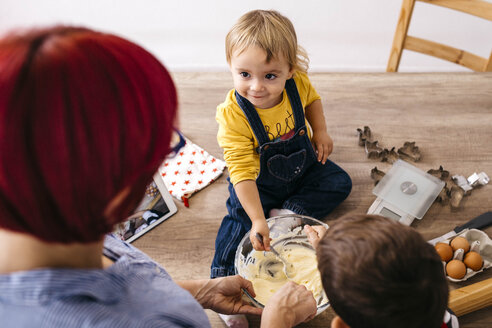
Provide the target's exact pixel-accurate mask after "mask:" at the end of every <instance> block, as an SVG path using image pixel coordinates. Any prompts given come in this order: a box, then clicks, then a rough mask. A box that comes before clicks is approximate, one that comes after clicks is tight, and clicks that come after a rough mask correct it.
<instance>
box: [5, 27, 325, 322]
mask: <svg viewBox="0 0 492 328" xmlns="http://www.w3.org/2000/svg"><path fill="white" fill-rule="evenodd" d="M176 108H177V96H176V90H175V88H174V84H173V82H172V79H171V77H170V76H169V73H168V72H167V71H166V69H165V68H164V67H163V65H162V64H161V63H159V61H158V60H157V59H155V57H153V56H152V55H151V54H150V53H148V52H147V51H145V50H144V49H142V48H141V47H139V46H137V45H135V44H133V43H131V42H129V41H127V40H124V39H122V38H119V37H117V36H114V35H110V34H105V33H99V32H95V31H92V30H89V29H85V28H73V27H63V26H60V27H53V28H48V29H43V30H32V31H28V32H24V33H20V34H11V35H9V36H7V37H5V38H3V39H1V40H0V154H1V155H0V156H1V157H0V249H1V252H0V290H1V293H0V318H2V319H1V320H2V326H3V327H14V326H15V327H80V326H84V327H96V326H97V327H160V326H166V327H183V326H186V327H206V326H209V323H208V319H207V316H206V315H205V312H204V311H203V309H202V307H205V308H210V309H213V310H215V311H217V312H222V313H250V314H259V313H261V310H260V309H256V308H254V307H252V306H250V305H247V304H245V303H243V301H242V300H241V288H243V289H246V290H247V291H248V292H249V293H251V294H253V295H254V291H253V288H252V285H251V283H250V282H249V281H247V280H245V279H243V278H241V277H239V276H233V277H228V278H221V279H214V280H195V281H182V282H179V283H178V284H176V283H175V282H173V281H172V279H171V278H170V276H169V275H168V274H167V272H166V271H165V270H164V269H163V268H162V267H160V266H159V265H158V264H157V263H155V262H154V261H152V260H151V259H150V258H148V257H147V256H146V255H145V254H143V253H142V252H140V251H138V250H137V249H136V248H134V247H132V246H131V245H129V244H126V243H124V242H123V241H120V240H117V239H115V238H114V237H111V236H110V235H108V236H105V235H106V234H107V233H108V232H111V231H112V229H113V226H114V225H115V224H116V223H118V222H120V221H122V220H124V218H125V217H127V216H128V215H129V214H130V213H131V212H132V210H133V209H134V208H135V207H136V205H137V204H138V202H139V201H140V199H141V198H142V195H143V194H144V191H145V187H146V186H147V184H148V183H149V182H150V181H151V179H152V176H153V173H154V172H155V171H156V170H157V168H158V166H159V164H160V163H161V161H162V160H163V158H164V157H165V156H166V154H168V153H169V151H170V149H169V148H170V146H169V144H170V138H171V133H172V130H173V122H174V119H175V115H176ZM190 294H191V295H190ZM192 296H194V298H193V297H192ZM294 296H295V297H294ZM313 302H314V299H313V298H312V296H310V294H309V292H307V291H306V290H305V289H303V288H302V287H299V286H297V285H293V284H289V285H288V286H286V287H285V288H284V289H283V290H282V291H281V292H280V293H279V294H278V295H276V297H274V298H273V299H272V301H271V302H270V303H269V304H268V305H267V306H266V307H265V309H264V310H263V318H262V319H263V323H264V324H269V322H276V323H280V324H281V325H283V323H285V326H288V325H293V324H296V323H298V322H300V321H304V320H305V319H306V318H307V317H309V316H311V315H312V314H313V309H314V311H315V309H316V307H315V304H313ZM285 313H288V314H289V315H285V316H284V314H285ZM286 318H287V319H286Z"/></svg>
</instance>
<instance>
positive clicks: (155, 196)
mask: <svg viewBox="0 0 492 328" xmlns="http://www.w3.org/2000/svg"><path fill="white" fill-rule="evenodd" d="M177 211H178V208H177V207H176V204H175V203H174V201H173V198H172V196H171V194H170V193H169V191H168V190H167V188H166V186H165V185H164V181H163V180H162V178H161V177H160V176H159V172H157V173H156V174H155V175H154V181H153V183H151V184H150V185H149V187H148V188H147V191H146V193H145V196H144V197H143V199H142V201H141V202H140V204H139V205H138V206H137V208H136V209H135V211H134V213H133V214H132V215H130V216H129V217H128V218H127V219H126V220H125V221H123V222H121V223H119V224H117V225H116V227H115V229H114V231H113V234H114V235H115V236H116V237H117V238H119V239H121V240H124V241H126V242H129V243H131V242H132V241H134V240H135V239H137V238H139V237H140V236H142V235H144V234H145V233H147V232H149V231H150V230H152V229H153V228H155V227H156V226H157V225H159V224H160V223H162V222H164V221H165V220H167V219H168V218H169V217H171V216H172V215H173V214H175V213H176V212H177Z"/></svg>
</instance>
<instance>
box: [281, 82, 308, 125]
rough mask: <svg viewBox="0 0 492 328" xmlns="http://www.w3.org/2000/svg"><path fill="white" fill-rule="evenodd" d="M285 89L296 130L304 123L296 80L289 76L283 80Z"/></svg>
mask: <svg viewBox="0 0 492 328" xmlns="http://www.w3.org/2000/svg"><path fill="white" fill-rule="evenodd" d="M285 90H286V91H287V96H288V97H289V100H290V105H291V107H292V112H293V114H294V129H295V132H297V131H298V130H299V129H300V128H302V127H304V126H305V125H306V123H305V119H304V108H303V107H302V102H301V97H299V91H297V87H296V82H295V81H294V78H291V79H289V80H287V81H286V82H285Z"/></svg>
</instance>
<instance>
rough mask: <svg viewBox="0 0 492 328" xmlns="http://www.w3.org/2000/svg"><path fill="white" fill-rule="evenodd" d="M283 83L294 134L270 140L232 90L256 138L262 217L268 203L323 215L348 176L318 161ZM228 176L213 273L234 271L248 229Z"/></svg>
mask: <svg viewBox="0 0 492 328" xmlns="http://www.w3.org/2000/svg"><path fill="white" fill-rule="evenodd" d="M285 89H286V91H287V95H288V97H289V100H290V103H291V106H292V111H293V115H294V122H295V126H294V135H293V136H292V137H291V138H290V139H287V140H277V141H270V139H269V138H268V135H267V133H266V131H265V128H264V126H263V123H262V122H261V119H260V117H259V115H258V113H257V112H256V109H255V107H254V106H253V105H252V104H251V103H250V102H249V101H248V100H247V99H245V98H243V97H242V96H241V95H239V93H238V92H237V91H236V100H237V102H238V104H239V106H240V107H241V109H242V110H243V112H244V114H245V115H246V118H247V119H248V122H249V124H250V125H251V128H252V130H253V133H254V134H255V137H256V139H257V140H258V145H259V147H258V149H257V151H258V153H259V155H260V173H259V175H258V178H257V179H256V185H257V187H258V192H259V194H260V200H261V204H262V206H263V211H264V213H265V217H266V218H268V213H269V212H270V210H271V209H272V208H285V209H289V210H291V211H293V212H295V213H297V214H302V215H308V216H312V217H314V218H317V219H322V218H323V217H324V216H326V215H327V214H328V213H330V212H331V211H332V210H333V209H334V208H335V207H336V206H337V205H338V204H340V203H341V202H342V201H343V200H344V199H345V198H347V196H348V194H349V193H350V190H351V189H352V181H351V179H350V177H349V176H348V174H347V173H346V172H345V171H344V170H342V169H341V168H340V167H339V166H337V165H336V164H334V163H333V162H331V161H330V160H327V161H326V163H325V164H324V165H323V164H321V163H319V162H318V160H317V156H316V154H315V152H314V148H313V146H312V144H311V140H310V139H309V136H308V132H307V126H306V124H305V119H304V109H303V107H302V103H301V99H300V97H299V93H298V91H297V87H296V84H295V82H294V79H290V80H287V81H286V83H285ZM228 181H229V195H230V196H229V199H228V200H227V202H226V206H227V210H228V215H226V216H225V217H224V219H223V221H222V224H221V226H220V228H219V231H218V233H217V238H216V240H215V256H214V259H213V262H212V271H211V277H212V278H216V277H222V276H229V275H233V274H235V272H234V257H235V254H236V249H237V246H238V245H239V242H240V241H241V239H242V238H243V237H244V235H245V234H246V232H248V231H249V230H250V229H251V220H250V219H249V217H248V215H247V214H246V212H245V211H244V209H243V207H242V206H241V203H240V202H239V199H238V198H237V195H236V192H235V190H234V187H233V185H232V183H230V180H229V178H228Z"/></svg>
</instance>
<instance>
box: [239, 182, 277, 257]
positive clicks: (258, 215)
mask: <svg viewBox="0 0 492 328" xmlns="http://www.w3.org/2000/svg"><path fill="white" fill-rule="evenodd" d="M234 190H235V191H236V195H237V198H239V201H240V202H241V205H242V206H243V208H244V210H245V211H246V214H248V216H249V218H250V219H251V223H252V227H251V232H250V234H249V240H250V241H251V244H252V245H253V247H254V249H256V250H257V251H262V250H266V251H269V250H270V229H269V228H268V224H267V223H266V218H265V214H264V213H263V206H262V205H261V201H260V194H259V193H258V187H257V186H256V182H255V181H254V180H243V181H240V182H238V183H237V184H236V185H235V186H234ZM256 233H259V234H260V235H262V236H263V245H262V244H261V243H260V241H259V240H258V239H257V238H256Z"/></svg>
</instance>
